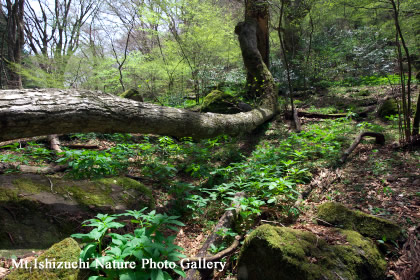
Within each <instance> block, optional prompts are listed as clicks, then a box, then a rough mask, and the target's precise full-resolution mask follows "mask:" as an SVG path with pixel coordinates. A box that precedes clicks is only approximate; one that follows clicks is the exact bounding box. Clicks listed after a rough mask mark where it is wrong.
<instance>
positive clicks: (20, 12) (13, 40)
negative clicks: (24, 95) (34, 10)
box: [1, 0, 25, 89]
mask: <svg viewBox="0 0 420 280" xmlns="http://www.w3.org/2000/svg"><path fill="white" fill-rule="evenodd" d="M24 3H25V0H15V1H14V3H12V1H11V0H6V10H7V15H6V14H4V11H3V10H1V13H2V14H3V17H5V19H6V20H7V31H6V32H7V53H8V60H7V61H6V62H7V67H8V69H9V78H8V80H7V87H8V88H10V89H15V88H22V77H21V75H20V73H19V67H20V64H21V60H22V50H23V44H24V43H25V40H24V36H23V34H24V21H23V16H24V6H25V5H24Z"/></svg>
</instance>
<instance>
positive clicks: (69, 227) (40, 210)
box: [0, 174, 155, 257]
mask: <svg viewBox="0 0 420 280" xmlns="http://www.w3.org/2000/svg"><path fill="white" fill-rule="evenodd" d="M50 180H51V181H50ZM51 183H52V184H51ZM144 207H148V208H149V209H152V208H154V207H155V201H154V199H153V196H152V191H151V190H150V189H149V188H148V187H146V186H145V185H143V184H141V183H140V182H137V181H135V180H132V179H130V178H126V177H115V178H105V179H97V180H80V181H73V180H66V179H62V178H53V177H46V176H44V175H38V174H10V175H2V176H0V225H2V226H0V236H6V237H7V236H8V233H10V234H11V235H12V238H13V243H12V241H11V239H10V238H0V248H2V249H5V250H11V251H10V252H8V251H5V252H2V253H1V255H0V257H1V256H4V255H8V254H9V253H11V254H14V253H13V250H16V249H25V250H28V251H29V252H30V251H32V250H40V249H45V248H48V247H50V246H51V245H52V244H54V243H56V242H58V241H60V240H62V239H63V238H65V237H67V236H69V235H70V234H71V233H74V232H75V230H76V229H77V228H78V227H79V226H80V223H81V222H82V221H83V220H85V219H88V218H90V217H91V216H92V215H96V214H97V213H98V212H102V213H114V212H119V211H123V210H126V209H132V210H136V209H137V210H138V209H142V208H144Z"/></svg>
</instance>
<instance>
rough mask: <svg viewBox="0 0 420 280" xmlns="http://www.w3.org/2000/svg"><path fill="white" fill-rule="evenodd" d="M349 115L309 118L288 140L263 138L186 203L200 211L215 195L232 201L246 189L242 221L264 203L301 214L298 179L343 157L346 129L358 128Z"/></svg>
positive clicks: (305, 180) (216, 173) (304, 179)
mask: <svg viewBox="0 0 420 280" xmlns="http://www.w3.org/2000/svg"><path fill="white" fill-rule="evenodd" d="M350 121H351V118H350V117H349V118H341V119H336V120H326V121H325V122H323V123H320V124H310V125H308V129H307V130H305V131H302V132H300V133H291V134H290V136H289V137H288V138H286V139H284V140H280V141H277V142H273V141H271V142H268V141H267V142H264V143H262V144H260V145H259V146H257V147H256V149H255V150H254V152H253V153H252V154H251V156H250V157H249V158H248V159H243V160H242V161H240V162H234V163H231V164H229V165H228V166H226V167H220V168H216V169H215V170H213V171H212V172H211V174H212V175H213V177H214V178H218V180H219V181H221V182H223V183H219V184H216V185H215V186H214V187H212V188H210V189H209V188H207V189H206V188H201V189H200V190H201V192H199V193H198V192H195V193H192V194H190V195H187V198H186V200H188V201H189V204H188V206H187V207H189V208H190V209H192V210H194V211H199V209H205V207H206V206H208V205H209V204H210V203H211V202H212V201H217V202H220V201H222V202H223V203H224V204H225V205H226V206H227V207H228V205H231V203H232V200H233V199H234V198H233V197H234V195H235V194H236V193H237V192H245V193H246V194H247V198H242V199H240V201H239V204H240V208H241V216H242V218H243V220H244V221H246V220H247V219H248V220H250V221H251V220H252V217H254V216H255V215H259V214H260V213H261V206H264V205H265V206H268V207H280V208H282V210H284V211H286V212H288V213H287V214H288V215H289V214H290V215H297V214H298V213H299V211H298V210H297V209H295V208H294V207H293V204H294V202H295V201H296V199H297V198H298V196H299V191H298V187H299V185H300V184H305V183H308V182H309V181H310V179H311V176H312V174H311V172H310V171H311V170H312V169H313V168H315V167H316V166H317V165H326V164H328V163H331V162H335V160H336V159H337V158H338V157H339V155H340V153H341V151H342V146H343V143H347V142H348V139H347V138H346V134H348V133H350V132H351V131H353V130H354V129H355V128H354V126H352V125H351V124H350ZM228 209H229V208H228ZM198 215H200V213H198Z"/></svg>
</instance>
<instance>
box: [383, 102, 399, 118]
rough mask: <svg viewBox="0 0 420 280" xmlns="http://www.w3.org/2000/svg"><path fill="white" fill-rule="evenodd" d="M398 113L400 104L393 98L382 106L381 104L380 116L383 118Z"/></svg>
mask: <svg viewBox="0 0 420 280" xmlns="http://www.w3.org/2000/svg"><path fill="white" fill-rule="evenodd" d="M397 114H398V106H397V102H396V101H395V100H393V99H388V100H386V101H385V102H384V103H382V105H381V106H379V110H378V116H379V117H381V118H382V119H386V118H385V117H387V116H391V115H397Z"/></svg>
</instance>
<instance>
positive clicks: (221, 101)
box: [201, 90, 241, 114]
mask: <svg viewBox="0 0 420 280" xmlns="http://www.w3.org/2000/svg"><path fill="white" fill-rule="evenodd" d="M238 103H239V99H237V98H236V97H234V96H232V95H230V94H228V93H225V92H222V91H220V90H213V91H212V92H210V93H209V94H208V95H207V96H206V97H204V100H203V105H202V106H201V111H202V112H212V113H221V114H234V113H239V112H241V110H240V109H239V108H238V107H237V105H238Z"/></svg>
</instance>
